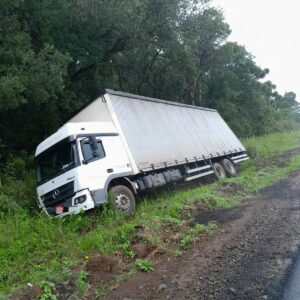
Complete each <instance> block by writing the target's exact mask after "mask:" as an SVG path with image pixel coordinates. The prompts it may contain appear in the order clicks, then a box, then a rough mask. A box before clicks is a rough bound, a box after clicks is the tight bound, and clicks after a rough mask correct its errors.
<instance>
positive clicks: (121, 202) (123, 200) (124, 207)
mask: <svg viewBox="0 0 300 300" xmlns="http://www.w3.org/2000/svg"><path fill="white" fill-rule="evenodd" d="M115 203H116V208H117V209H118V210H120V211H128V210H129V209H130V199H129V197H128V196H126V195H124V194H119V195H117V196H116V197H115Z"/></svg>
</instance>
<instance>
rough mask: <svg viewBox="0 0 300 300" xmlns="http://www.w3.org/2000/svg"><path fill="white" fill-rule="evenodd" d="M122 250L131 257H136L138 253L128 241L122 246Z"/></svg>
mask: <svg viewBox="0 0 300 300" xmlns="http://www.w3.org/2000/svg"><path fill="white" fill-rule="evenodd" d="M121 249H122V252H123V255H124V256H126V257H128V258H131V259H134V258H135V256H136V254H135V252H134V251H133V250H132V249H131V248H130V243H129V242H127V243H125V244H124V245H123V246H122V247H121Z"/></svg>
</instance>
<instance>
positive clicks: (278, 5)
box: [212, 0, 300, 101]
mask: <svg viewBox="0 0 300 300" xmlns="http://www.w3.org/2000/svg"><path fill="white" fill-rule="evenodd" d="M212 4H213V6H216V7H221V8H222V9H223V11H224V15H225V19H226V22H227V23H228V24H229V25H230V27H231V31H232V33H231V36H230V38H229V40H230V41H237V42H238V43H239V44H241V45H244V46H245V47H246V49H247V50H248V51H249V52H251V53H252V54H253V55H254V56H255V61H256V62H257V64H258V65H259V66H261V67H262V68H269V69H270V74H269V75H268V77H267V79H268V80H271V81H272V82H273V83H274V84H275V85H276V86H277V90H278V91H279V92H280V93H281V94H284V93H285V92H288V91H293V92H295V93H296V94H297V100H298V101H300V17H299V13H300V1H299V0H285V1H279V0H212Z"/></svg>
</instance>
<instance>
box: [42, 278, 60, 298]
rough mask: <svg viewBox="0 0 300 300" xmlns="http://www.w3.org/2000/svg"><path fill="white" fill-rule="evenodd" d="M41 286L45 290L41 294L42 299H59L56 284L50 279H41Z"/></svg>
mask: <svg viewBox="0 0 300 300" xmlns="http://www.w3.org/2000/svg"><path fill="white" fill-rule="evenodd" d="M39 285H40V287H41V288H42V290H43V294H42V295H41V296H40V298H39V299H40V300H57V294H56V293H55V284H54V283H53V282H49V281H45V280H44V281H41V282H40V284H39Z"/></svg>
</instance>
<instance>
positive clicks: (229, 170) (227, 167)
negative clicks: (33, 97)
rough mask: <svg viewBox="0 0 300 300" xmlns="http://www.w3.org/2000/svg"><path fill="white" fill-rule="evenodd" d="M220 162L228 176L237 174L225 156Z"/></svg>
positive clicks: (232, 164)
mask: <svg viewBox="0 0 300 300" xmlns="http://www.w3.org/2000/svg"><path fill="white" fill-rule="evenodd" d="M221 164H222V166H223V168H224V170H225V172H226V174H227V176H228V177H235V176H236V175H237V172H236V167H235V165H234V163H233V162H232V161H231V160H229V159H228V158H225V159H223V160H222V162H221Z"/></svg>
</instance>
